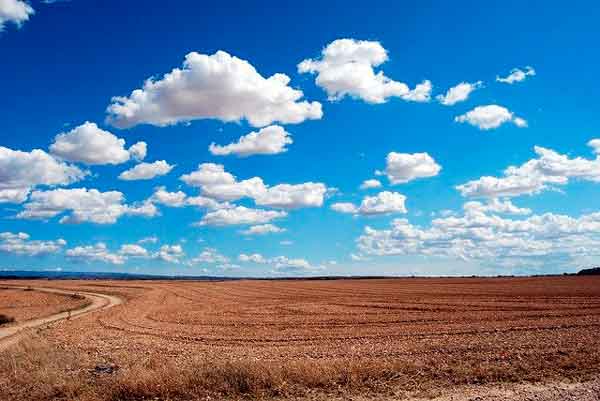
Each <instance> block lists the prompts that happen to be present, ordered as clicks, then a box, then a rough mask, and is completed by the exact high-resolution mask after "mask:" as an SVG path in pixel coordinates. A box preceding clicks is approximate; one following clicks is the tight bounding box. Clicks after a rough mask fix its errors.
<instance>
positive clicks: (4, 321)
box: [0, 313, 15, 326]
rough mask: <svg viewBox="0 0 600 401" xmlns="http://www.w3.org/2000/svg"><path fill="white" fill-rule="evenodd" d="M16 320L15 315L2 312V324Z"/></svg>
mask: <svg viewBox="0 0 600 401" xmlns="http://www.w3.org/2000/svg"><path fill="white" fill-rule="evenodd" d="M14 321H15V318H14V317H11V316H6V315H3V314H1V313H0V326H1V325H3V324H8V323H12V322H14Z"/></svg>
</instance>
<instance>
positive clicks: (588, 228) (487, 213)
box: [357, 208, 600, 265]
mask: <svg viewBox="0 0 600 401" xmlns="http://www.w3.org/2000/svg"><path fill="white" fill-rule="evenodd" d="M492 209H493V208H492ZM501 209H504V208H501ZM517 209H519V208H517ZM517 214H521V215H523V214H524V213H522V212H519V213H517ZM598 230H600V213H591V214H587V215H582V216H580V217H578V218H573V217H569V216H565V215H556V214H552V213H546V214H542V215H531V216H529V217H526V218H508V217H500V216H498V214H497V212H496V211H493V210H491V209H487V210H478V208H466V209H465V214H464V216H460V217H455V216H451V217H445V218H439V219H434V220H433V221H432V222H431V226H430V227H419V226H415V225H413V224H411V223H409V222H408V220H406V219H395V220H393V221H392V223H391V226H390V227H389V228H388V229H383V230H377V229H373V228H371V227H366V228H365V230H364V232H363V234H362V235H361V236H360V237H359V238H358V240H357V246H358V248H359V250H360V252H361V253H362V254H363V255H413V256H414V255H421V256H434V257H443V258H451V259H457V260H472V261H479V262H481V263H486V264H502V265H510V264H513V263H514V262H518V263H519V264H520V265H524V264H527V263H531V262H536V261H538V262H539V261H540V259H542V258H543V260H545V261H546V263H556V262H557V261H563V263H567V264H569V263H571V262H572V260H573V258H577V257H582V256H591V255H594V256H598V255H599V253H600V252H598V249H600V248H599V245H600V237H598V232H599V231H598ZM558 263H561V262H558Z"/></svg>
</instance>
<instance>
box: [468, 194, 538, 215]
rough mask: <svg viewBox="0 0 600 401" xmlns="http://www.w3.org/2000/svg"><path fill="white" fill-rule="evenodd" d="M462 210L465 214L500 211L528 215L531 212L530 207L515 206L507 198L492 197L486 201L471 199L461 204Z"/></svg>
mask: <svg viewBox="0 0 600 401" xmlns="http://www.w3.org/2000/svg"><path fill="white" fill-rule="evenodd" d="M463 210H464V211H465V213H466V214H469V213H490V212H491V213H500V214H512V215H528V214H531V209H527V208H521V207H517V206H515V205H514V204H513V203H512V202H511V201H510V200H509V199H505V200H499V199H498V198H492V199H489V200H488V201H487V203H482V202H477V201H471V202H467V203H465V204H464V205H463Z"/></svg>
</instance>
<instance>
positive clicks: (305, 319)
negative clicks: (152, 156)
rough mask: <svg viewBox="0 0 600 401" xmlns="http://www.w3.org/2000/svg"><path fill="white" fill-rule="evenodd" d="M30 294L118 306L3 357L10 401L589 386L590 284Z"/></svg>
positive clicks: (120, 288)
mask: <svg viewBox="0 0 600 401" xmlns="http://www.w3.org/2000/svg"><path fill="white" fill-rule="evenodd" d="M5 284H7V285H27V284H28V282H26V281H23V282H17V281H13V282H6V283H5ZM43 284H44V285H45V286H51V287H55V288H62V289H70V290H73V291H87V292H95V293H104V294H111V295H116V296H119V297H120V298H122V299H123V300H124V303H123V304H122V305H119V306H116V307H113V308H111V309H107V310H104V311H102V312H97V313H93V314H90V315H86V316H84V317H81V318H79V319H76V320H72V321H62V322H59V323H55V324H54V325H52V326H51V327H49V328H47V329H44V330H43V331H42V332H41V333H39V334H35V335H32V336H31V337H30V338H26V339H24V340H23V341H22V344H21V345H19V346H16V347H14V348H13V349H11V350H10V351H6V352H7V354H8V355H10V358H11V359H12V360H13V361H15V362H14V363H13V364H11V365H10V366H9V365H7V364H6V363H4V364H3V365H0V369H2V370H4V369H7V370H8V369H11V370H12V372H13V373H12V379H9V376H11V375H9V374H8V373H7V372H2V373H3V374H2V375H0V376H1V377H4V378H5V379H0V390H1V391H2V392H3V393H4V394H9V395H10V397H12V399H28V397H29V399H51V398H50V396H53V397H56V396H57V395H58V396H62V397H64V399H82V400H84V399H110V400H117V399H144V398H154V397H158V398H159V399H200V398H202V399H203V398H205V397H206V396H211V397H213V398H219V397H255V398H273V397H280V398H289V397H333V396H342V397H343V396H344V395H352V394H353V395H357V394H358V395H361V396H364V397H369V396H386V397H397V399H402V397H404V396H409V395H423V396H433V395H438V394H443V393H444V392H445V391H446V390H448V389H450V388H452V387H454V386H485V385H493V384H499V383H502V384H506V383H533V382H538V383H539V382H541V383H544V382H550V381H557V380H559V381H560V380H569V381H582V380H588V379H594V378H596V377H598V374H599V373H600V336H598V332H599V331H600V278H598V277H539V278H495V279H480V278H454V279H450V278H449V279H441V278H440V279H437V278H427V279H425V278H406V279H372V280H290V281H245V280H242V281H224V282H187V281H48V282H44V283H43ZM0 285H2V283H0ZM36 285H40V283H36ZM2 300H3V302H7V300H6V297H4V298H2ZM1 307H2V306H1V305H0V308H1ZM45 353H46V354H47V356H46V357H44V356H43V355H44V354H45ZM32 354H35V355H36V356H35V357H32ZM4 359H7V358H4ZM60 361H62V362H60ZM66 361H68V363H67V362H66ZM49 365H52V369H51V371H52V374H48V369H49V368H50V367H51V366H49ZM65 366H68V369H67V368H66V367H65ZM20 369H24V370H25V369H26V370H27V371H28V372H31V373H30V374H28V375H26V377H22V376H19V378H18V379H17V376H18V375H17V374H16V373H15V372H18V371H19V370H20ZM5 373H6V374H5ZM67 377H68V378H69V380H67V379H66V378H67ZM32 381H35V383H32ZM31 397H35V398H31ZM58 398H60V397H58Z"/></svg>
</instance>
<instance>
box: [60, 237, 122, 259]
mask: <svg viewBox="0 0 600 401" xmlns="http://www.w3.org/2000/svg"><path fill="white" fill-rule="evenodd" d="M65 256H66V257H67V258H68V259H71V260H78V261H84V262H91V261H95V262H104V263H111V264H114V265H122V264H124V263H125V260H126V258H125V257H124V256H122V255H118V254H115V253H111V252H110V251H109V250H108V248H107V247H106V244H105V243H103V242H98V243H97V244H95V245H87V246H77V247H75V248H72V249H67V251H66V252H65Z"/></svg>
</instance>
